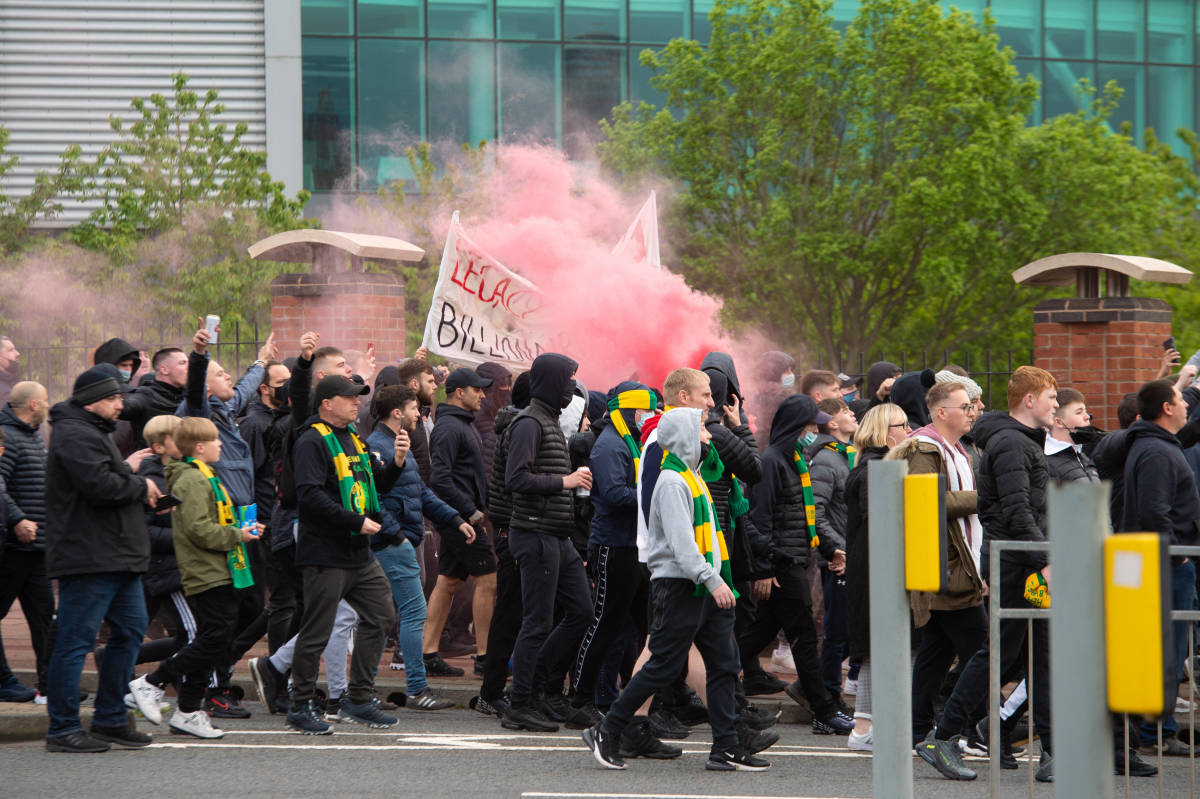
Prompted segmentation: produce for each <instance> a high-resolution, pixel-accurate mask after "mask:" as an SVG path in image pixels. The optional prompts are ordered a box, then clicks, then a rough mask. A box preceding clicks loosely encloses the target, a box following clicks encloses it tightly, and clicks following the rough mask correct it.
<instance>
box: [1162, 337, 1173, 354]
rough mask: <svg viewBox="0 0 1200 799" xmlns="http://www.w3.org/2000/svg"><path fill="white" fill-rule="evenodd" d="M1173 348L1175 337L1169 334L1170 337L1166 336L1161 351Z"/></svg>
mask: <svg viewBox="0 0 1200 799" xmlns="http://www.w3.org/2000/svg"><path fill="white" fill-rule="evenodd" d="M1173 349H1175V337H1174V336H1171V337H1170V338H1168V339H1167V340H1166V341H1164V342H1163V352H1166V351H1167V350H1173Z"/></svg>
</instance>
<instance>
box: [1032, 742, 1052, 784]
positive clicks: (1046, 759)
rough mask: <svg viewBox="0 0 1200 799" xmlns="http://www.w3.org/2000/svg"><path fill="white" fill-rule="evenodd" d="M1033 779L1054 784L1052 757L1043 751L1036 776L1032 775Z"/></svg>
mask: <svg viewBox="0 0 1200 799" xmlns="http://www.w3.org/2000/svg"><path fill="white" fill-rule="evenodd" d="M1033 778H1034V779H1035V780H1037V781H1038V782H1054V757H1053V756H1052V755H1051V754H1050V753H1049V752H1047V751H1046V750H1045V749H1043V750H1042V758H1041V760H1040V761H1039V762H1038V770H1037V774H1034V775H1033Z"/></svg>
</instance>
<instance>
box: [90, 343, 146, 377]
mask: <svg viewBox="0 0 1200 799" xmlns="http://www.w3.org/2000/svg"><path fill="white" fill-rule="evenodd" d="M121 361H132V362H133V363H132V365H131V366H130V367H129V370H128V371H126V370H124V369H121V368H119V367H118V369H117V371H118V372H120V373H121V382H122V383H129V381H130V378H132V377H133V376H134V375H135V374H137V370H138V369H139V368H140V367H141V365H142V354H141V352H139V351H138V348H137V347H135V346H133V345H132V344H130V343H129V342H128V341H126V340H125V339H121V338H110V339H109V340H108V341H106V342H104V343H103V344H101V345H100V346H99V347H97V348H96V354H95V355H94V356H93V357H92V363H93V364H102V363H111V364H112V365H113V366H116V365H117V364H119V363H121Z"/></svg>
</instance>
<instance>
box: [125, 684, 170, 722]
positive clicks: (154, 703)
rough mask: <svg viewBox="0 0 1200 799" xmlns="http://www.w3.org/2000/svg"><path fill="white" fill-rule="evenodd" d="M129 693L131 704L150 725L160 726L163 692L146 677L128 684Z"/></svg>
mask: <svg viewBox="0 0 1200 799" xmlns="http://www.w3.org/2000/svg"><path fill="white" fill-rule="evenodd" d="M129 693H130V694H132V695H133V703H134V704H135V705H137V709H138V710H140V711H141V713H142V715H143V716H145V718H146V721H149V722H150V723H151V724H162V710H161V709H160V708H161V707H162V701H163V695H164V693H165V692H164V691H163V689H161V688H159V687H158V686H157V685H152V684H151V683H150V681H149V680H147V679H146V675H144V674H143V675H142V676H141V677H138V678H137V679H136V680H134V681H133V682H131V683H129Z"/></svg>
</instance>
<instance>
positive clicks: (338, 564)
mask: <svg viewBox="0 0 1200 799" xmlns="http://www.w3.org/2000/svg"><path fill="white" fill-rule="evenodd" d="M366 392H367V387H366V386H363V385H361V384H359V383H354V382H352V381H351V380H348V379H347V378H345V377H342V376H341V375H329V376H326V377H323V378H321V381H320V382H319V383H317V386H316V388H315V389H314V390H313V395H312V401H313V403H312V404H313V409H314V410H315V411H316V415H315V416H312V417H310V418H309V420H308V421H307V423H306V424H305V426H304V427H303V428H302V429H301V431H300V435H299V437H298V438H297V439H296V443H295V444H294V446H293V449H292V460H293V471H294V473H295V482H296V499H297V510H298V512H299V528H298V529H299V534H298V538H297V541H296V566H298V567H300V568H301V569H302V571H303V573H304V617H303V619H302V620H301V622H300V632H299V637H298V638H297V640H296V648H295V654H294V656H293V660H292V685H293V701H292V708H291V711H290V712H289V713H288V716H287V724H288V726H289V727H291V728H292V729H295V730H299V731H300V732H303V733H305V734H307V735H326V734H328V733H330V732H332V728H331V727H330V726H329V725H328V724H326V723H325V722H324V721H323V720H322V719H321V718H320V715H319V711H318V710H317V707H316V703H315V702H314V701H313V693H314V688H315V684H316V680H317V671H318V668H319V666H320V659H321V652H322V651H323V650H324V649H325V645H326V643H327V642H328V641H329V635H330V633H331V632H332V630H333V620H334V616H335V615H336V613H337V607H338V603H339V602H340V601H341V600H343V599H344V600H345V601H346V603H347V604H349V605H350V607H352V608H353V609H354V611H355V612H356V613H357V614H358V617H359V621H358V639H357V643H356V645H355V647H354V656H353V658H352V659H351V662H350V680H349V688H348V690H347V695H346V696H345V697H343V698H342V702H341V707H340V710H339V713H338V718H339V719H340V720H342V721H348V722H352V723H356V724H364V725H366V726H368V727H372V728H382V727H390V726H392V725H393V724H395V723H396V719H395V717H393V716H385V715H384V714H383V713H381V712H380V711H379V709H378V707H376V705H375V703H374V702H373V701H372V697H371V690H372V688H373V687H374V684H375V670H376V668H377V667H378V665H379V657H380V655H381V654H382V653H383V646H384V642H385V641H386V639H387V634H388V631H389V630H391V629H392V626H393V625H394V624H395V623H396V610H395V607H394V605H393V604H392V590H391V586H390V585H389V583H388V580H387V577H386V576H385V575H384V573H383V570H382V569H381V568H380V567H379V563H378V562H377V561H376V560H374V559H373V558H372V557H371V551H370V547H369V538H370V536H372V535H375V534H376V533H378V532H379V529H380V518H381V516H380V512H379V494H381V493H386V492H387V491H389V490H390V489H391V487H392V486H393V485H394V484H395V482H396V480H397V479H398V478H399V476H400V467H401V465H402V464H403V463H404V456H405V455H406V454H407V452H408V447H407V442H406V441H405V439H403V438H400V437H397V439H396V449H395V452H394V454H393V457H392V458H391V459H389V461H388V462H387V463H386V465H385V464H383V463H379V462H377V461H373V460H372V459H371V456H370V454H369V453H368V452H367V448H366V446H365V444H364V443H363V440H362V439H361V438H359V436H358V433H357V432H355V430H354V420H355V419H357V418H358V411H359V398H360V397H361V395H363V394H365V393H366Z"/></svg>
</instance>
